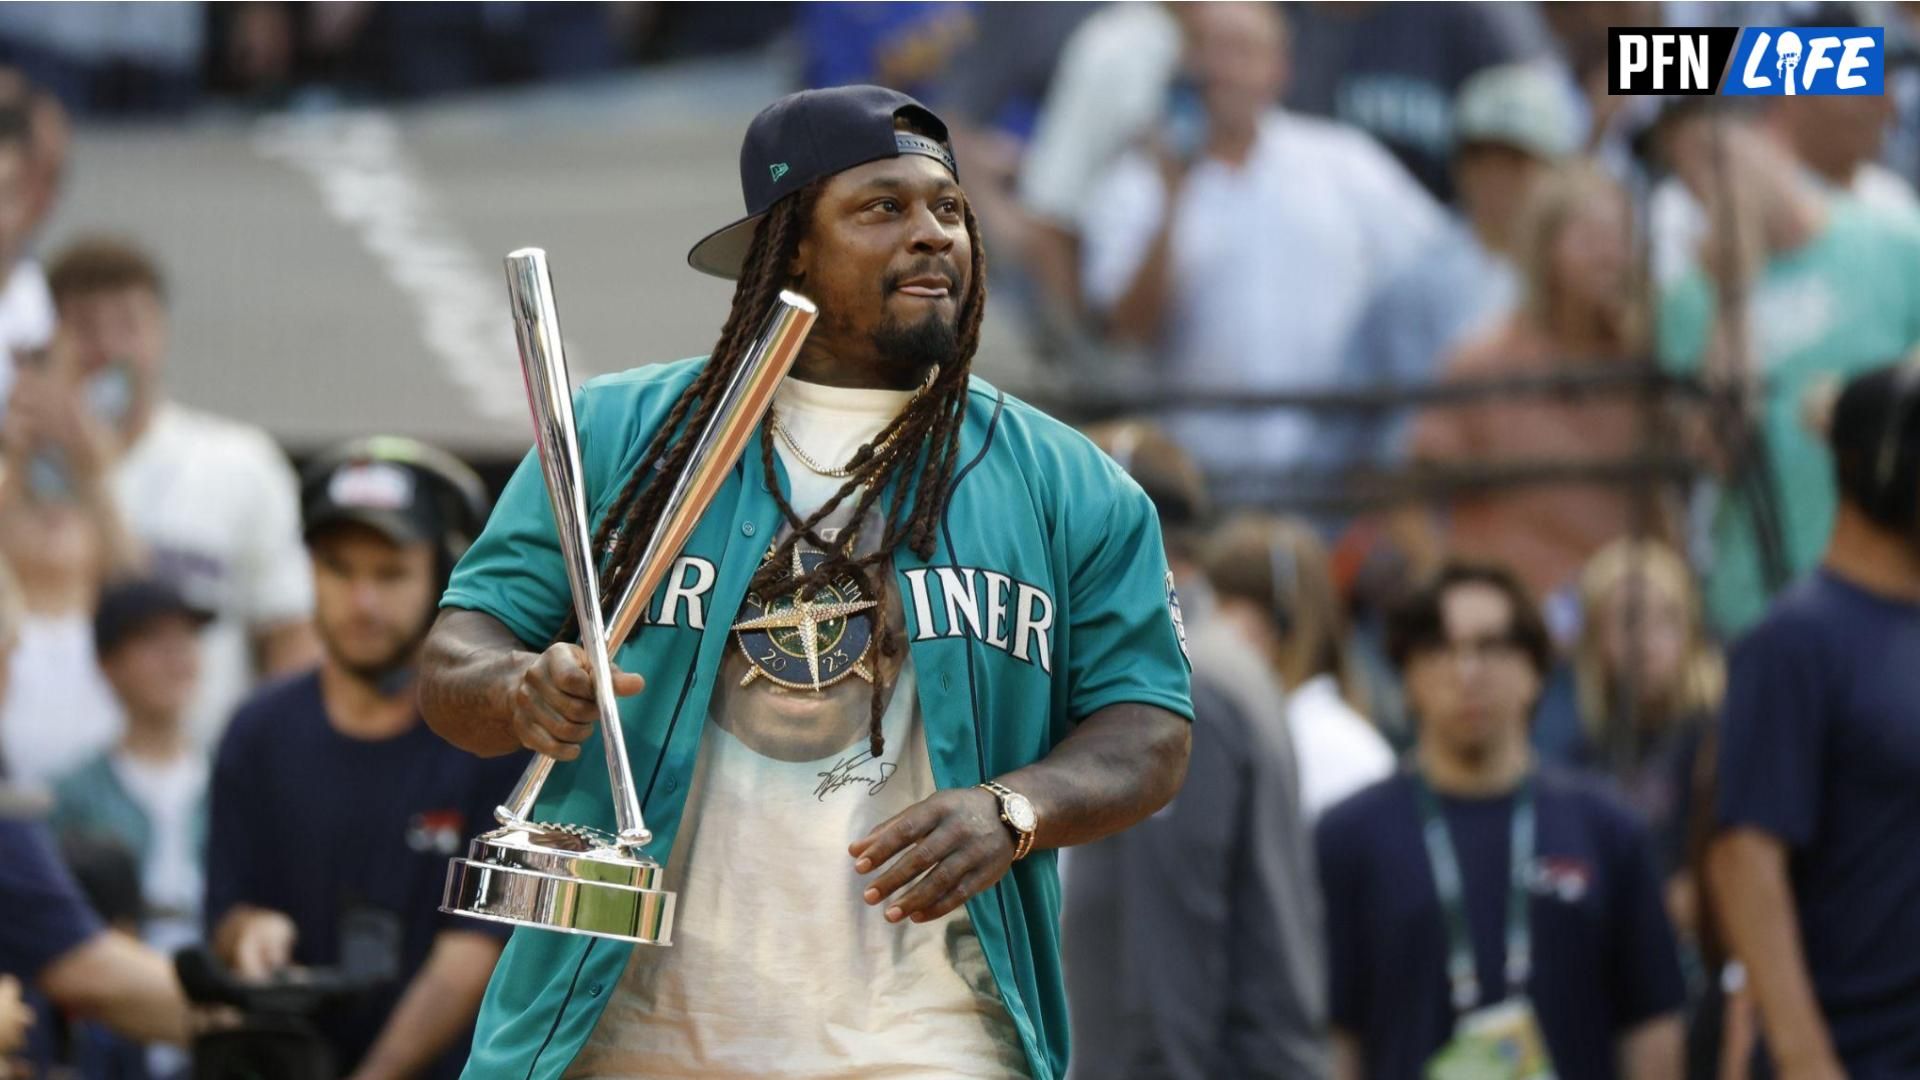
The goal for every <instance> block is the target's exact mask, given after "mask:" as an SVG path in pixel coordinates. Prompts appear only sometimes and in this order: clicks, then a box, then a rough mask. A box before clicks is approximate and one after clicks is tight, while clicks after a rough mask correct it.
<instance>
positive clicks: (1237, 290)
mask: <svg viewBox="0 0 1920 1080" xmlns="http://www.w3.org/2000/svg"><path fill="white" fill-rule="evenodd" d="M1185 29H1186V33H1187V62H1186V71H1187V78H1186V79H1184V80H1176V81H1175V82H1174V84H1173V86H1172V88H1171V89H1170V91H1169V93H1168V98H1167V104H1166V108H1165V115H1164V119H1163V121H1162V123H1161V126H1160V130H1159V131H1158V133H1157V134H1156V135H1155V136H1154V137H1152V138H1150V139H1149V140H1148V145H1147V146H1145V147H1143V148H1141V149H1139V150H1137V151H1136V152H1134V153H1133V154H1131V155H1129V156H1128V157H1126V158H1124V159H1122V160H1121V161H1120V162H1119V163H1118V164H1117V165H1115V166H1114V167H1113V168H1112V169H1111V171H1110V172H1109V174H1108V175H1107V177H1106V181H1105V183H1103V184H1102V185H1100V187H1099V188H1098V189H1096V191H1095V192H1094V193H1093V195H1092V197H1091V198H1089V199H1088V200H1087V201H1086V202H1085V204H1084V209H1083V215H1082V220H1081V229H1080V235H1081V237H1082V253H1083V260H1082V270H1083V284H1084V286H1085V293H1086V296H1087V299H1088V301H1089V305H1090V306H1091V308H1092V309H1093V310H1094V311H1095V313H1096V314H1097V315H1099V316H1101V317H1103V318H1104V319H1105V322H1106V329H1107V331H1108V333H1109V335H1110V336H1111V337H1112V338H1113V339H1115V340H1116V341H1119V342H1123V343H1127V344H1131V345H1136V346H1139V347H1141V348H1144V349H1145V350H1147V351H1148V352H1149V353H1151V354H1152V355H1153V357H1154V359H1155V360H1156V361H1157V362H1158V366H1159V369H1160V371H1161V372H1162V373H1163V374H1164V375H1165V376H1166V377H1167V378H1168V379H1169V380H1177V381H1178V382H1179V383H1180V384H1182V385H1184V386H1188V387H1192V388H1194V389H1197V390H1207V391H1217V392H1221V393H1241V394H1245V393H1261V392H1272V391H1282V390H1298V389H1306V388H1314V387H1324V386H1330V385H1333V384H1335V383H1336V382H1337V381H1338V380H1339V378H1340V374H1341V363H1342V349H1343V346H1344V345H1345V342H1346V339H1347V336H1348V334H1349V332H1350V331H1351V329H1352V327H1353V324H1354V323H1355V321H1356V320H1357V319H1358V317H1359V315H1360V311H1361V308H1362V306H1363V305H1364V304H1365V303H1366V301H1367V298H1368V296H1369V295H1370V294H1371V293H1372V292H1373V291H1374V289H1375V288H1377V287H1378V286H1379V285H1380V284H1381V283H1383V282H1385V281H1386V280H1387V279H1388V278H1389V277H1390V276H1391V275H1393V274H1394V273H1395V272H1396V271H1397V270H1399V269H1400V267H1401V266H1402V265H1403V264H1404V263H1405V262H1406V261H1407V260H1408V259H1409V258H1411V257H1412V256H1413V255H1414V253H1415V252H1417V251H1418V250H1419V249H1420V248H1421V246H1423V245H1424V243H1425V240H1426V237H1427V235H1428V234H1429V233H1430V232H1432V231H1433V230H1435V229H1437V228H1439V227H1440V225H1441V221H1442V219H1441V215H1440V211H1439V208H1438V207H1437V206H1436V205H1435V204H1434V202H1433V200H1432V199H1431V198H1429V197H1428V196H1427V194H1426V193H1425V192H1424V191H1423V190H1421V188H1420V186H1419V185H1418V184H1417V183H1415V182H1414V181H1413V179H1412V178H1411V177H1409V176H1408V175H1407V172H1406V170H1405V169H1403V168H1401V167H1400V165H1399V164H1398V163H1397V162H1395V161H1394V160H1393V158H1392V156H1391V155H1389V154H1388V153H1387V152H1386V151H1385V150H1382V149H1381V148H1380V147H1379V146H1378V145H1376V144H1375V143H1374V142H1373V141H1372V140H1370V139H1369V138H1368V137H1367V136H1366V135H1365V134H1364V133H1362V132H1360V131H1357V130H1354V129H1352V128H1348V127H1345V126H1342V125H1339V124H1335V123H1331V122H1328V121H1325V120H1319V119H1314V118H1309V117H1304V116H1299V115H1296V114H1294V113H1291V112H1288V111H1286V110H1284V109H1281V108H1280V107H1279V106H1278V104H1277V102H1278V100H1279V98H1280V94H1281V91H1282V89H1283V88H1284V87H1285V86H1286V82H1287V66H1288V60H1287V54H1286V47H1287V32H1286V24H1285V21H1284V16H1283V15H1282V14H1281V12H1280V10H1279V8H1278V7H1276V6H1274V5H1270V4H1244V3H1222V4H1206V5H1196V6H1195V9H1194V10H1192V11H1190V12H1188V13H1187V16H1186V20H1185ZM1158 419H1160V420H1162V421H1163V423H1164V424H1165V425H1166V426H1167V427H1168V429H1169V433H1170V434H1171V435H1173V436H1174V438H1175V439H1176V440H1178V441H1179V442H1181V443H1182V444H1183V445H1186V446H1188V447H1190V448H1192V450H1193V451H1194V453H1195V455H1196V456H1197V457H1198V458H1199V460H1200V463H1201V465H1202V466H1203V467H1205V468H1206V469H1208V470H1209V471H1219V470H1222V469H1234V468H1244V467H1249V466H1252V467H1269V468H1270V467H1273V466H1277V465H1287V464H1294V463H1299V462H1302V461H1305V460H1309V459H1311V458H1312V457H1313V456H1314V455H1315V454H1316V453H1324V452H1325V451H1324V449H1323V447H1324V446H1325V445H1326V442H1325V440H1324V439H1322V438H1321V437H1320V435H1319V427H1318V425H1319V424H1320V421H1316V420H1314V419H1312V418H1310V417H1307V416H1304V415H1301V414H1299V413H1298V412H1292V413H1283V412H1278V411H1274V412H1265V411H1244V412H1240V411H1237V412H1235V413H1233V414H1232V415H1230V416H1220V415H1214V414H1212V413H1209V412H1206V411H1204V410H1195V409H1180V408H1174V409H1168V410H1166V411H1165V412H1164V414H1163V415H1162V416H1160V417H1158ZM1331 422H1332V421H1328V423H1331Z"/></svg>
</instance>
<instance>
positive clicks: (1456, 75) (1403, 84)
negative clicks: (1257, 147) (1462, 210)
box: [1286, 3, 1547, 200]
mask: <svg viewBox="0 0 1920 1080" xmlns="http://www.w3.org/2000/svg"><path fill="white" fill-rule="evenodd" d="M1529 6H1530V5H1521V4H1375V3H1366V4H1295V5H1292V7H1293V12H1292V18H1293V22H1294V57H1295V59H1294V76H1293V79H1292V82H1291V85H1289V87H1288V88H1287V98H1286V101H1287V107H1288V108H1290V109H1296V110H1298V111H1300V112H1302V113H1306V114H1308V115H1310V116H1324V117H1327V118H1329V119H1333V120H1338V121H1340V122H1341V123H1345V124H1352V125H1353V126H1355V127H1357V128H1359V129H1360V130H1362V131H1364V132H1366V133H1367V134H1369V135H1372V136H1373V137H1374V138H1376V139H1378V140H1380V142H1381V144H1382V145H1384V146H1385V147H1386V148H1387V149H1389V150H1391V151H1393V154H1394V156H1395V157H1397V158H1399V159H1400V164H1402V165H1404V166H1405V167H1406V169H1407V171H1408V172H1410V173H1412V174H1413V176H1414V178H1415V179H1417V180H1419V181H1420V183H1422V184H1424V185H1426V188H1427V190H1428V191H1430V192H1432V193H1433V195H1434V197H1435V198H1438V199H1441V200H1451V199H1452V198H1453V190H1454V189H1453V179H1454V174H1453V173H1452V171H1451V169H1450V168H1449V166H1450V159H1451V157H1452V148H1453V140H1452V138H1451V136H1452V129H1451V125H1450V123H1449V121H1450V120H1451V118H1452V116H1453V105H1454V101H1455V100H1456V99H1457V97H1458V96H1459V94H1460V91H1461V89H1462V88H1463V87H1464V86H1465V85H1466V83H1467V81H1468V80H1469V79H1471V78H1472V77H1473V76H1474V74H1475V73H1477V72H1480V71H1484V70H1485V69H1487V68H1490V67H1495V66H1497V65H1500V64H1509V63H1513V62H1515V61H1519V60H1525V59H1529V58H1532V57H1536V56H1539V55H1541V54H1543V53H1544V52H1545V51H1546V50H1547V36H1546V28H1545V26H1544V24H1542V23H1541V22H1540V21H1539V19H1538V17H1537V16H1536V15H1535V14H1534V13H1532V12H1531V11H1528V10H1527V8H1528V7H1529Z"/></svg>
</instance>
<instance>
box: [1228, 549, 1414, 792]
mask: <svg viewBox="0 0 1920 1080" xmlns="http://www.w3.org/2000/svg"><path fill="white" fill-rule="evenodd" d="M1205 563H1206V569H1207V577H1208V578H1209V579H1210V580H1211V581H1212V582H1213V587H1214V590H1215V592H1216V593H1217V594H1218V597H1219V614H1220V619H1221V620H1222V621H1223V622H1225V623H1227V624H1229V625H1231V626H1232V627H1233V628H1234V629H1235V630H1236V631H1237V632H1238V633H1239V635H1240V637H1241V639H1242V640H1243V641H1245V642H1247V643H1248V644H1250V645H1252V646H1253V648H1254V649H1255V650H1256V651H1257V652H1258V653H1259V655H1260V656H1262V657H1264V658H1265V659H1266V661H1267V663H1268V665H1269V666H1270V667H1271V668H1272V670H1273V674H1274V675H1275V676H1276V677H1277V678H1278V679H1279V681H1280V685H1282V686H1284V687H1286V692H1287V704H1286V713H1287V730H1288V731H1289V732H1291V733H1292V735H1293V746H1294V755H1295V757H1296V758H1297V759H1298V761H1299V763H1300V803H1301V808H1302V810H1303V811H1304V813H1305V815H1306V818H1307V820H1308V821H1312V820H1314V819H1316V818H1318V817H1319V816H1320V815H1321V814H1322V813H1323V812H1325V811H1326V809H1327V808H1328V807H1330V806H1332V805H1333V804H1335V803H1337V802H1339V801H1340V800H1342V799H1344V798H1346V797H1347V796H1349V795H1351V794H1353V793H1354V792H1356V791H1358V790H1360V789H1361V788H1363V787H1366V786H1367V785H1369V784H1372V783H1375V782H1376V781H1380V780H1384V779H1386V778H1387V777H1388V776H1390V775H1392V773H1393V769H1394V757H1393V751H1392V749H1390V748H1389V747H1388V746H1387V740H1386V739H1385V738H1384V737H1383V736H1381V734H1380V732H1379V731H1378V730H1377V729H1376V728H1375V727H1374V726H1373V724H1372V723H1371V722H1369V721H1368V719H1367V717H1366V716H1365V714H1364V713H1363V712H1362V711H1361V710H1362V709H1363V708H1364V707H1365V701H1364V699H1363V698H1362V696H1361V695H1362V688H1361V686H1360V682H1359V672H1358V671H1357V670H1356V669H1355V667H1354V663H1355V661H1354V658H1353V657H1352V656H1351V655H1349V650H1350V640H1349V635H1348V631H1347V620H1346V615H1345V612H1344V611H1343V610H1342V608H1341V604H1340V597H1339V594H1338V593H1337V592H1336V591H1335V589H1334V585H1333V578H1332V576H1331V574H1330V573H1329V569H1328V565H1327V553H1326V549H1325V548H1324V547H1322V546H1321V543H1320V540H1319V538H1318V537H1317V536H1315V535H1314V532H1313V530H1312V529H1311V528H1310V527H1308V526H1307V525H1306V524H1305V523H1303V522H1298V521H1289V520H1286V519H1284V518H1274V517H1265V516H1246V517H1241V518H1237V519H1235V520H1233V521H1230V522H1228V523H1227V524H1226V525H1224V526H1222V527H1221V529H1220V531H1219V532H1218V533H1216V534H1215V535H1214V536H1213V537H1212V538H1211V539H1210V540H1209V541H1208V543H1207V546H1206V552H1205Z"/></svg>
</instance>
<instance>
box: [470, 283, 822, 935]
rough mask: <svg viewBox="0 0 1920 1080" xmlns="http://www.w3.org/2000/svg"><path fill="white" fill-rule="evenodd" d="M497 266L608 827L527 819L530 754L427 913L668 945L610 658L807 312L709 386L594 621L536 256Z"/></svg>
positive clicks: (758, 340) (587, 553) (775, 330)
mask: <svg viewBox="0 0 1920 1080" xmlns="http://www.w3.org/2000/svg"><path fill="white" fill-rule="evenodd" d="M506 268H507V295H508V297H509V298H510V300H511V302H512V305H513V322H514V329H515V331H516V335H517V337H518V339H519V343H520V369H521V372H522V374H523V375H525V377H526V382H527V399H528V401H529V403H530V404H531V405H532V408H533V426H534V447H535V449H536V451H537V452H538V453H539V455H540V471H541V474H542V475H543V476H544V477H545V478H546V482H547V497H548V499H549V500H550V501H551V503H552V506H553V520H554V524H555V526H556V527H557V528H558V529H559V532H560V550H561V555H562V557H563V559H564V560H565V562H566V567H567V583H568V585H569V586H570V587H571V589H572V591H573V610H574V617H575V619H576V620H577V621H578V622H579V624H580V644H581V647H582V648H583V649H585V650H586V653H587V661H588V664H589V666H590V667H591V668H592V670H593V683H594V697H595V699H596V702H597V704H598V706H599V710H600V717H599V722H600V731H601V737H602V739H603V740H604V745H605V749H606V757H607V780H608V783H609V784H610V785H611V787H612V790H613V811H614V820H615V823H616V829H617V832H616V833H615V834H613V835H608V834H607V833H605V832H603V831H601V830H599V829H594V828H590V827H588V826H584V825H571V824H564V823H552V822H538V821H534V820H532V819H531V816H530V815H531V814H532V813H533V804H534V801H535V800H536V799H538V798H539V796H540V788H541V786H542V785H544V784H545V783H546V779H547V775H548V774H549V773H550V772H552V770H553V759H552V758H550V757H547V756H545V755H540V756H538V757H536V758H534V760H533V761H532V762H531V763H529V764H528V766H527V771H526V772H525V773H524V774H523V775H522V776H521V777H520V782H519V783H518V784H516V785H514V789H513V793H512V794H511V795H509V796H508V797H507V801H506V803H505V805H503V806H501V807H499V808H498V809H497V810H495V811H494V815H495V817H497V818H498V819H499V822H500V827H499V828H497V829H494V830H493V831H492V832H489V833H485V834H483V835H481V836H479V837H477V838H475V839H474V840H473V842H472V843H471V844H470V845H468V848H467V855H466V857H465V858H456V859H453V860H452V861H451V864H450V865H449V866H448V868H447V887H446V892H445V894H444V896H443V898H442V902H441V905H440V910H441V911H445V912H451V913H453V914H456V915H466V916H470V917H472V918H476V919H487V920H490V921H493V922H503V923H513V924H515V925H518V926H537V927H541V928H543V929H547V930H559V931H562V932H565V933H571V934H586V935H590V936H593V937H605V938H614V939H616V940H620V941H628V942H634V943H637V944H642V945H670V944H672V939H673V905H674V896H673V894H672V893H670V892H667V891H666V890H665V889H663V888H661V884H662V881H661V877H662V874H663V873H664V868H663V867H662V866H661V865H660V864H659V863H658V862H656V861H655V860H654V859H653V858H651V857H650V856H648V855H647V853H646V851H645V848H646V846H647V844H648V843H649V842H650V841H651V840H652V838H653V837H652V834H651V833H649V832H648V831H647V826H646V822H645V821H644V820H643V819H642V818H641V816H640V800H639V797H638V795H637V794H636V793H635V789H634V783H633V770H632V767H631V765H630V764H629V763H628V761H627V746H626V737H625V735H624V733H623V732H622V731H621V728H620V716H619V713H618V710H617V709H616V707H615V704H614V696H613V674H612V663H611V658H612V656H613V655H614V653H616V652H617V651H619V649H620V646H621V644H622V643H624V642H625V641H626V638H627V635H628V633H629V632H631V631H632V629H633V627H634V624H635V623H637V622H638V621H639V618H640V615H641V612H642V611H644V610H645V608H646V605H647V603H648V601H649V600H650V599H651V598H652V596H653V591H654V589H655V588H657V587H658V586H659V584H660V580H661V578H662V577H664V576H665V575H666V572H667V568H668V567H669V566H671V565H672V564H673V561H674V560H675V559H676V558H678V557H679V554H680V549H681V548H682V547H684V546H685V545H686V542H687V538H688V537H689V536H691V535H692V534H693V529H694V526H695V525H696V524H698V523H699V520H700V515H701V514H702V513H703V512H705V510H706V508H707V505H708V504H709V503H710V502H711V501H712V500H713V496H714V493H715V492H717V491H718V490H719V489H720V485H721V483H722V482H723V481H724V480H725V479H726V476H727V473H728V472H729V471H730V470H731V469H732V468H733V466H734V463H735V462H737V461H738V460H739V459H740V454H741V452H742V451H744V450H745V449H746V445H747V441H748V439H750V438H751V437H752V434H753V430H754V428H755V427H756V426H758V425H759V423H760V419H761V417H763V416H765V415H766V412H767V408H768V407H769V406H770V405H772V404H773V394H774V391H775V390H776V389H778V387H779V385H780V380H781V379H783V378H785V377H786V373H787V371H788V369H789V368H791V367H792V366H793V362H794V360H795V358H797V357H798V356H799V355H800V347H801V345H802V344H803V343H804V342H805V341H806V337H807V333H808V331H810V330H812V329H813V322H814V319H815V317H816V316H817V314H818V312H817V311H816V309H815V308H814V306H813V304H812V303H811V302H810V301H808V300H807V299H806V298H805V297H802V296H799V295H796V294H794V293H790V292H782V293H781V294H780V298H779V300H778V301H777V302H776V303H775V304H774V308H773V310H772V311H771V312H769V313H768V314H767V317H766V321H765V322H764V323H763V324H762V326H761V329H760V333H759V334H758V335H757V336H756V337H755V338H754V340H753V342H752V343H751V345H750V346H749V348H748V352H747V358H746V362H745V363H744V364H742V365H741V367H740V370H739V371H738V372H736V373H735V374H734V376H733V378H732V379H730V380H729V382H728V384H727V386H726V388H725V389H724V390H723V391H722V397H721V400H720V404H719V406H718V408H717V409H716V410H715V412H714V414H713V419H712V420H711V421H709V422H708V424H707V426H706V428H705V429H704V430H702V431H701V433H700V437H699V441H698V442H697V443H696V444H695V445H694V450H693V456H692V458H691V459H690V460H689V461H688V463H687V467H686V470H685V471H684V472H683V473H681V475H679V476H678V477H675V478H673V489H672V492H671V494H670V495H669V497H668V500H667V504H666V507H665V509H664V510H663V511H662V513H661V516H660V523H659V525H658V526H657V527H656V528H655V530H654V533H653V535H652V536H651V537H649V538H648V540H647V546H646V548H645V549H644V550H643V552H642V554H641V557H640V563H639V566H638V569H637V570H636V571H635V573H634V575H633V578H632V580H631V581H629V582H628V584H627V586H626V588H625V589H623V590H622V591H621V593H620V596H619V599H618V602H617V603H616V604H615V605H614V609H613V616H612V618H611V620H610V621H607V620H603V619H602V617H601V604H600V581H599V576H600V575H599V571H598V567H597V565H596V563H595V560H594V558H593V543H592V531H591V526H590V523H589V521H588V517H587V505H588V503H587V491H586V484H585V482H584V479H583V476H582V472H581V465H580V444H579V440H578V438H577V437H576V436H575V433H574V420H573V397H572V392H571V386H570V383H569V381H568V378H567V360H566V354H565V352H564V351H563V349H562V346H561V341H560V318H559V310H558V308H557V307H556V306H555V304H554V299H553V279H552V277H551V276H550V275H549V274H548V272H547V253H546V252H544V251H542V250H540V249H539V248H522V249H520V250H519V251H515V252H514V253H512V254H511V255H508V256H507V259H506Z"/></svg>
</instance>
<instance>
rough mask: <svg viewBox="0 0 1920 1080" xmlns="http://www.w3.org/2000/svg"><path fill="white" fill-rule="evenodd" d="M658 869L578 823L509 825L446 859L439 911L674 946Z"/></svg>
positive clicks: (667, 896)
mask: <svg viewBox="0 0 1920 1080" xmlns="http://www.w3.org/2000/svg"><path fill="white" fill-rule="evenodd" d="M664 874H665V869H664V868H663V867H662V866H661V865H660V864H659V863H657V862H654V861H653V860H652V859H649V858H647V857H646V856H644V855H642V856H638V857H635V856H633V855H629V854H628V853H627V852H626V850H625V849H624V848H623V847H622V846H621V845H620V844H619V843H618V841H617V840H616V839H615V838H614V837H611V836H608V835H607V834H605V833H602V832H600V831H599V830H597V829H589V828H586V827H584V826H580V825H545V824H534V823H528V824H514V825H508V826H505V827H503V828H499V829H495V830H494V831H492V832H490V833H485V834H483V835H481V836H479V837H476V838H475V839H474V840H473V842H472V843H471V844H469V845H468V846H467V857H466V858H464V859H458V858H456V859H452V860H449V864H448V866H447V887H446V892H445V894H444V895H443V897H442V900H441V904H440V910H441V911H444V912H447V913H448V914H452V915H465V916H467V917H468V918H473V919H484V920H487V921H489V922H499V923H510V924H512V925H515V926H532V927H537V928H539V929H542V930H556V931H559V932H560V933H563V934H583V935H586V936H588V937H603V938H612V939H614V940H616V941H627V942H632V943H634V944H636V945H671V944H673V900H674V896H673V894H672V893H670V892H668V891H666V890H665V889H662V888H659V887H658V886H659V885H660V883H661V878H662V876H663V875H664Z"/></svg>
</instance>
